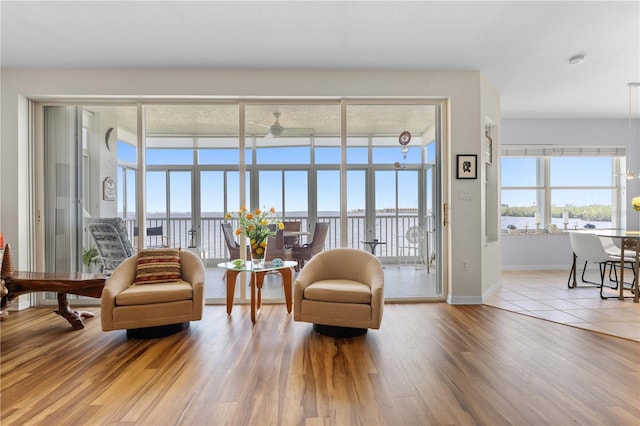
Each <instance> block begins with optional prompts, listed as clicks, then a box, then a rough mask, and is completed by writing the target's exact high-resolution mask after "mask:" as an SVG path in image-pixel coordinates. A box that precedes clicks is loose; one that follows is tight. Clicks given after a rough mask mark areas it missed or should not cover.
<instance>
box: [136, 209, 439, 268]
mask: <svg viewBox="0 0 640 426" xmlns="http://www.w3.org/2000/svg"><path fill="white" fill-rule="evenodd" d="M288 219H292V220H300V221H301V222H302V225H301V229H309V226H308V218H306V217H290V218H288ZM418 219H419V218H418V216H417V215H410V214H403V215H398V216H396V215H391V214H390V215H378V216H377V218H376V220H375V225H373V226H371V228H370V229H369V231H370V232H367V229H366V225H365V218H364V216H348V217H347V233H348V234H347V246H348V247H353V248H360V249H367V247H365V245H364V244H362V243H361V241H365V240H368V239H371V238H377V239H378V240H379V241H381V242H384V244H383V245H380V246H378V247H377V249H376V255H377V256H378V257H380V258H381V259H382V261H383V262H384V261H388V262H393V261H394V260H397V259H398V258H404V257H406V254H405V253H404V252H403V249H402V247H404V246H406V245H407V240H406V234H407V231H408V230H409V228H411V227H412V226H418V224H419V220H418ZM225 221H226V219H225V218H224V217H207V218H202V220H201V221H200V235H199V243H198V248H199V249H200V250H201V251H202V253H203V254H204V257H205V258H206V259H211V260H212V261H221V260H223V259H227V258H228V253H227V247H226V244H225V241H224V236H223V235H222V228H221V226H220V224H221V223H223V222H225ZM318 221H320V222H329V223H330V226H329V233H328V234H327V240H326V242H325V249H329V248H334V247H339V246H340V218H339V217H337V216H320V217H318ZM230 222H231V223H232V225H233V226H234V228H235V227H236V226H237V221H235V220H234V219H231V220H230ZM426 222H427V223H426V224H425V226H423V230H424V235H425V241H424V243H425V244H424V246H423V247H424V248H426V253H425V252H424V250H423V257H424V258H425V259H428V258H429V257H430V256H431V253H432V251H433V249H432V247H433V233H432V232H431V231H432V230H433V229H434V227H433V219H432V217H428V219H427V221H426ZM126 223H127V229H128V231H129V235H130V237H131V238H132V236H133V228H134V220H132V219H129V220H126ZM156 226H162V227H163V229H164V230H165V235H166V236H167V237H168V241H169V245H170V246H171V247H183V248H186V247H189V245H190V239H191V236H190V234H189V231H190V230H191V229H194V228H195V229H197V227H194V226H193V224H192V222H191V219H190V218H176V219H170V220H169V221H167V220H166V219H148V220H147V227H156ZM312 237H313V235H309V236H308V237H306V240H305V238H304V237H303V238H302V239H301V241H300V244H304V243H305V242H310V241H311V239H312ZM149 238H153V237H149ZM132 241H133V239H132ZM152 244H153V241H152Z"/></svg>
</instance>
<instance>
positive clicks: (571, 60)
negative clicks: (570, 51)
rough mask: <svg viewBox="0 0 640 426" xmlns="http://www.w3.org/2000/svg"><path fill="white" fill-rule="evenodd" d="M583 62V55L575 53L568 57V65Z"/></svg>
mask: <svg viewBox="0 0 640 426" xmlns="http://www.w3.org/2000/svg"><path fill="white" fill-rule="evenodd" d="M583 62H584V55H576V56H572V57H570V58H569V64H570V65H578V64H581V63H583Z"/></svg>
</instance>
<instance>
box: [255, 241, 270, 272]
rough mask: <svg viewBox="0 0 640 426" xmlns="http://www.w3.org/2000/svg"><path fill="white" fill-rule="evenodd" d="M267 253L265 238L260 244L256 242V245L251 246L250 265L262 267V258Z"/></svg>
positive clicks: (256, 267)
mask: <svg viewBox="0 0 640 426" xmlns="http://www.w3.org/2000/svg"><path fill="white" fill-rule="evenodd" d="M266 255H267V240H265V241H264V242H263V243H262V244H257V246H256V247H255V248H254V247H251V265H252V268H253V269H262V268H264V259H265V257H266Z"/></svg>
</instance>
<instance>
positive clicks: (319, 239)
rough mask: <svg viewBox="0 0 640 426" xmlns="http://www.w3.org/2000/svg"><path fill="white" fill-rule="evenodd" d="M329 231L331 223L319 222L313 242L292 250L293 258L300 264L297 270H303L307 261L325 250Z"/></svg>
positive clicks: (314, 231) (314, 232)
mask: <svg viewBox="0 0 640 426" xmlns="http://www.w3.org/2000/svg"><path fill="white" fill-rule="evenodd" d="M328 231H329V222H317V223H316V227H315V229H314V230H313V238H312V239H311V242H310V243H308V244H304V245H301V246H296V247H292V248H291V258H293V260H295V261H296V262H298V266H297V267H296V270H299V269H301V268H302V267H303V266H304V264H305V262H306V261H308V260H309V259H311V258H312V257H313V256H315V255H316V254H318V253H320V252H321V251H322V250H324V242H325V240H326V239H327V232H328Z"/></svg>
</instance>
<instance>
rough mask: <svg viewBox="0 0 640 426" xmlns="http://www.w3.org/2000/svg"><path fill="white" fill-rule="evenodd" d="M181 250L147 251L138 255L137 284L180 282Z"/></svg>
mask: <svg viewBox="0 0 640 426" xmlns="http://www.w3.org/2000/svg"><path fill="white" fill-rule="evenodd" d="M181 278H182V275H181V274H180V249H176V248H162V249H145V250H140V252H139V253H138V260H137V265H136V281H135V282H134V283H133V284H134V285H136V284H156V283H166V282H172V281H180V279H181Z"/></svg>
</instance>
